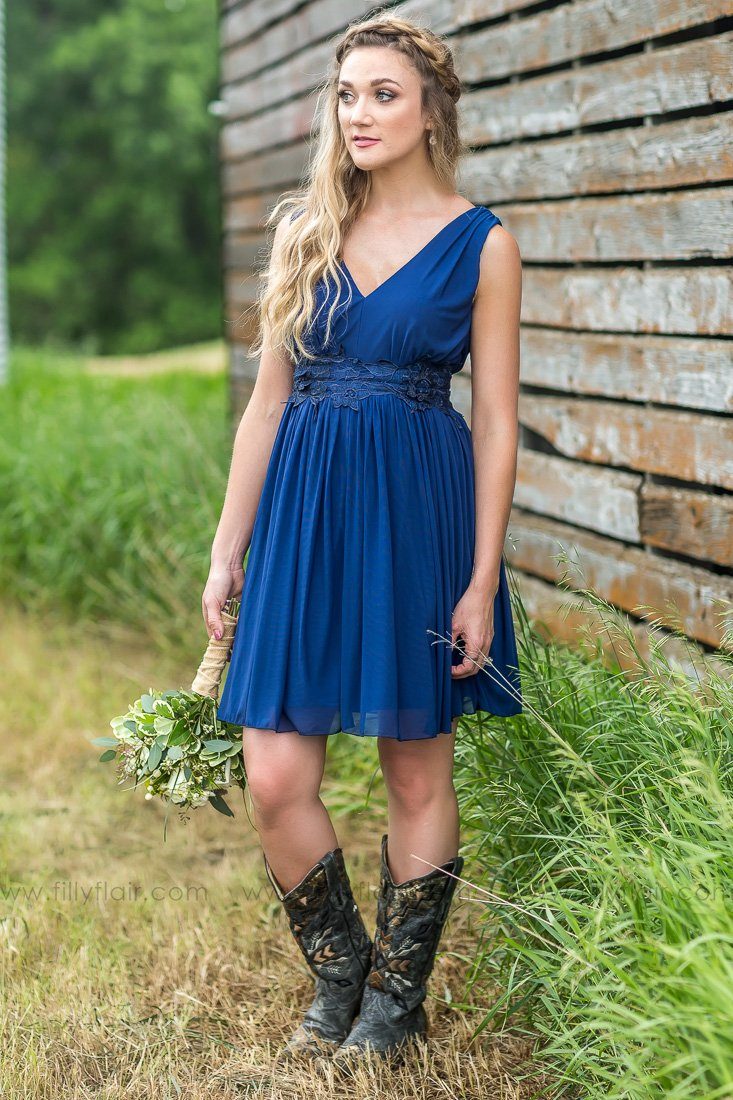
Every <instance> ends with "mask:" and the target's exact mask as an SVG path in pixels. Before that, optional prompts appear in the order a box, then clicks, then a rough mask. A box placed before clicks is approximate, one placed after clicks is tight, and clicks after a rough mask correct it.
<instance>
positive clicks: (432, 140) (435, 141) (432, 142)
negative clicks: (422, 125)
mask: <svg viewBox="0 0 733 1100" xmlns="http://www.w3.org/2000/svg"><path fill="white" fill-rule="evenodd" d="M428 144H429V145H437V144H438V139H437V138H436V136H435V134H431V135H430V137H429V138H428Z"/></svg>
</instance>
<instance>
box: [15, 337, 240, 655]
mask: <svg viewBox="0 0 733 1100" xmlns="http://www.w3.org/2000/svg"><path fill="white" fill-rule="evenodd" d="M227 402H228V396H227V383H226V378H225V376H224V375H223V374H222V375H218V376H210V375H200V374H196V373H193V372H192V373H187V372H185V371H180V372H178V373H175V374H173V373H171V374H162V375H152V376H151V377H141V378H140V379H133V380H131V379H129V378H118V377H112V376H105V375H95V376H92V375H90V374H88V373H87V372H85V371H84V370H83V369H81V367H80V364H79V362H78V361H77V360H75V359H74V358H72V357H66V358H62V357H59V356H58V355H56V354H53V353H49V352H46V351H34V350H30V349H20V350H16V351H15V353H14V355H13V359H12V371H11V378H10V382H9V384H8V385H7V386H6V387H4V388H3V389H1V390H0V518H1V522H0V590H1V591H2V593H3V599H5V600H8V599H13V600H16V601H18V602H19V603H20V604H21V605H22V606H24V607H27V608H33V609H34V610H35V611H41V612H44V613H48V614H51V613H53V614H57V613H59V612H62V613H63V614H65V615H68V616H69V617H70V618H71V619H72V620H95V622H96V623H97V624H98V625H99V624H103V623H104V622H107V623H108V624H109V625H110V627H111V628H112V627H114V625H115V624H123V625H125V626H127V627H129V628H132V629H134V630H135V632H136V633H138V634H139V635H140V636H141V637H143V638H148V639H150V640H152V641H154V642H155V644H157V645H159V646H161V647H166V648H168V649H172V650H178V651H180V653H181V654H182V655H187V656H189V657H190V658H191V659H194V658H195V655H196V653H199V654H200V653H201V652H202V649H201V647H202V644H204V645H205V641H206V633H205V626H204V622H203V618H202V615H201V593H202V591H203V586H204V584H205V582H206V577H207V574H208V567H209V554H210V549H211V542H212V539H213V537H214V532H215V530H216V524H217V522H218V518H219V513H220V509H221V504H222V501H223V495H224V488H225V484H226V475H227V470H228V463H229V459H230V457H231V435H230V428H229V417H228V415H227V407H228V406H227ZM194 671H195V669H194Z"/></svg>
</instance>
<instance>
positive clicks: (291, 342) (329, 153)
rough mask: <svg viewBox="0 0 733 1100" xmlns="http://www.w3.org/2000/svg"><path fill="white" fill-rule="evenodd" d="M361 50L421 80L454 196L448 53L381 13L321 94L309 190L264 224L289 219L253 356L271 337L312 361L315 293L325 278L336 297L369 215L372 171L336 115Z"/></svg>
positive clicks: (267, 278)
mask: <svg viewBox="0 0 733 1100" xmlns="http://www.w3.org/2000/svg"><path fill="white" fill-rule="evenodd" d="M359 46H387V47H389V48H391V49H395V50H398V51H399V52H400V53H402V54H404V55H405V56H406V57H407V58H408V59H409V60H410V61H411V62H412V64H413V65H414V67H415V69H416V70H417V72H418V74H419V76H420V77H421V80H422V109H423V111H424V112H426V113H427V114H428V115H429V116H430V117H431V119H432V120H433V130H432V131H431V132H432V134H434V135H435V142H434V143H433V144H428V145H427V148H428V155H429V157H430V159H431V162H432V166H433V169H434V170H435V174H436V176H437V178H438V180H439V181H440V182H441V183H444V184H445V185H447V186H449V187H453V188H454V189H455V180H456V171H457V166H458V161H459V158H460V156H461V155H462V154H463V153H464V152H465V147H464V146H463V143H462V141H461V139H460V136H459V132H458V112H457V108H456V104H457V102H458V100H459V98H460V96H461V90H462V89H461V83H460V81H459V79H458V77H457V76H456V72H455V69H454V64H453V54H452V52H451V49H450V46H449V45H448V43H447V42H446V41H445V39H443V38H441V37H440V36H438V35H436V34H434V33H433V32H432V31H431V30H428V29H427V28H425V27H422V26H419V25H418V24H417V23H414V22H410V21H408V20H406V19H400V18H398V17H396V16H394V15H390V14H388V13H387V12H386V11H384V10H383V11H380V12H377V14H376V15H375V16H372V17H371V18H369V19H366V20H363V21H362V22H357V23H352V24H351V25H350V26H349V27H348V28H347V29H346V31H345V32H344V33H343V35H342V36H341V38H340V40H339V41H338V43H337V45H336V48H335V51H334V55H333V58H332V60H331V62H330V64H329V68H328V73H327V76H326V78H325V80H324V82H323V83H322V85H321V86H320V88H319V90H318V97H317V106H316V112H315V118H314V122H315V123H318V140H317V144H316V147H315V153H314V155H313V157H312V159H311V161H310V164H309V166H308V169H307V175H306V179H305V183H304V184H303V185H302V187H300V188H298V189H297V190H295V191H289V192H287V193H286V194H285V195H284V196H283V197H282V198H281V199H280V201H279V202H278V203H277V205H276V206H275V207H274V209H273V210H272V211H271V213H270V215H269V217H268V218H267V221H266V223H265V224H266V226H267V227H271V226H273V225H275V224H277V223H278V222H279V220H280V217H281V216H283V218H284V219H287V218H290V221H289V223H288V224H287V227H283V228H284V229H285V232H284V235H283V236H282V248H281V251H280V261H279V262H277V263H273V257H272V255H270V258H269V262H268V264H267V268H266V270H265V273H264V274H260V278H261V279H262V280H263V281H264V284H265V285H264V290H263V292H262V293H261V295H260V296H259V297H258V301H257V303H256V304H255V306H254V308H255V309H256V310H257V313H258V331H257V336H256V341H255V344H254V345H253V346H252V348H251V354H253V355H260V354H261V353H262V351H263V348H264V344H265V336H266V337H267V340H266V343H267V345H268V346H269V347H270V348H271V349H272V350H274V351H277V352H285V353H286V354H287V355H288V356H289V357H290V359H291V361H293V362H294V361H297V360H298V359H300V358H303V359H313V358H314V355H312V354H311V352H310V350H309V349H308V347H307V344H306V343H304V337H305V336H306V333H307V331H308V329H309V327H310V324H311V318H312V314H313V311H314V307H315V300H316V298H315V290H316V287H317V285H318V282H319V280H320V279H321V278H323V277H324V276H330V278H331V279H332V280H333V282H334V283H335V285H336V287H337V290H338V289H340V288H341V272H340V270H339V266H338V258H339V256H340V253H341V246H342V242H343V240H344V238H345V236H346V235H347V233H348V230H349V228H350V227H351V225H352V224H353V222H354V221H355V220H356V219H357V218H358V216H359V214H360V213H361V211H362V210H363V209H364V206H365V205H366V202H367V198H368V196H369V191H370V187H371V180H370V174H369V172H365V171H363V170H362V169H361V168H357V167H356V166H355V165H354V162H353V161H352V159H351V157H350V155H349V153H348V150H347V149H346V146H345V143H344V140H343V134H342V132H341V127H340V125H339V122H338V114H337V112H338V102H339V101H338V91H337V89H338V74H339V70H340V67H341V64H342V62H343V61H344V59H345V58H346V56H347V55H348V54H349V53H350V52H351V51H352V50H354V49H356V48H357V47H359ZM296 211H302V216H300V217H297V218H296V217H291V215H293V214H294V213H295V212H296ZM279 239H280V238H279ZM349 290H350V288H349ZM338 300H339V295H338V293H337V294H336V295H335V296H334V300H333V304H332V306H331V309H330V311H329V314H328V317H327V321H326V339H329V337H330V332H331V324H332V321H333V313H334V309H335V308H336V305H337V303H338ZM250 308H252V307H250Z"/></svg>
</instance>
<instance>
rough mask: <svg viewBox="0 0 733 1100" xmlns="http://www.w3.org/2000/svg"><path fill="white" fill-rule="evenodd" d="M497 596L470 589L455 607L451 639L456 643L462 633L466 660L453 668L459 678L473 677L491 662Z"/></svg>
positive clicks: (464, 658) (454, 673)
mask: <svg viewBox="0 0 733 1100" xmlns="http://www.w3.org/2000/svg"><path fill="white" fill-rule="evenodd" d="M494 595H495V594H487V593H486V592H480V591H477V590H474V589H471V588H467V589H466V591H465V592H464V593H463V595H462V596H461V598H460V600H459V601H458V603H457V604H456V606H455V607H454V609H453V618H452V623H451V641H452V642H453V645H455V644H456V640H457V638H458V635H459V634H460V635H462V637H463V641H464V651H463V652H464V656H463V660H462V661H461V663H460V664H457V665H453V666H452V668H451V675H452V676H454V677H456V679H458V678H461V677H464V676H473V675H474V674H475V673H477V672H480V671H481V670H482V669H484V668H486V666H487V665H488V663H489V649H490V648H491V642H492V639H493V637H494Z"/></svg>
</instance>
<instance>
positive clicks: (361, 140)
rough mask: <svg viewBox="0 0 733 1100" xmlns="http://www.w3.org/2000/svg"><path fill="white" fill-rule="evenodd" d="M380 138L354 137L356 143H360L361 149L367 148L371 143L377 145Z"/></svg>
mask: <svg viewBox="0 0 733 1100" xmlns="http://www.w3.org/2000/svg"><path fill="white" fill-rule="evenodd" d="M378 141H379V138H354V145H358V146H359V148H360V149H366V148H367V146H369V145H376V144H377V142H378Z"/></svg>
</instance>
